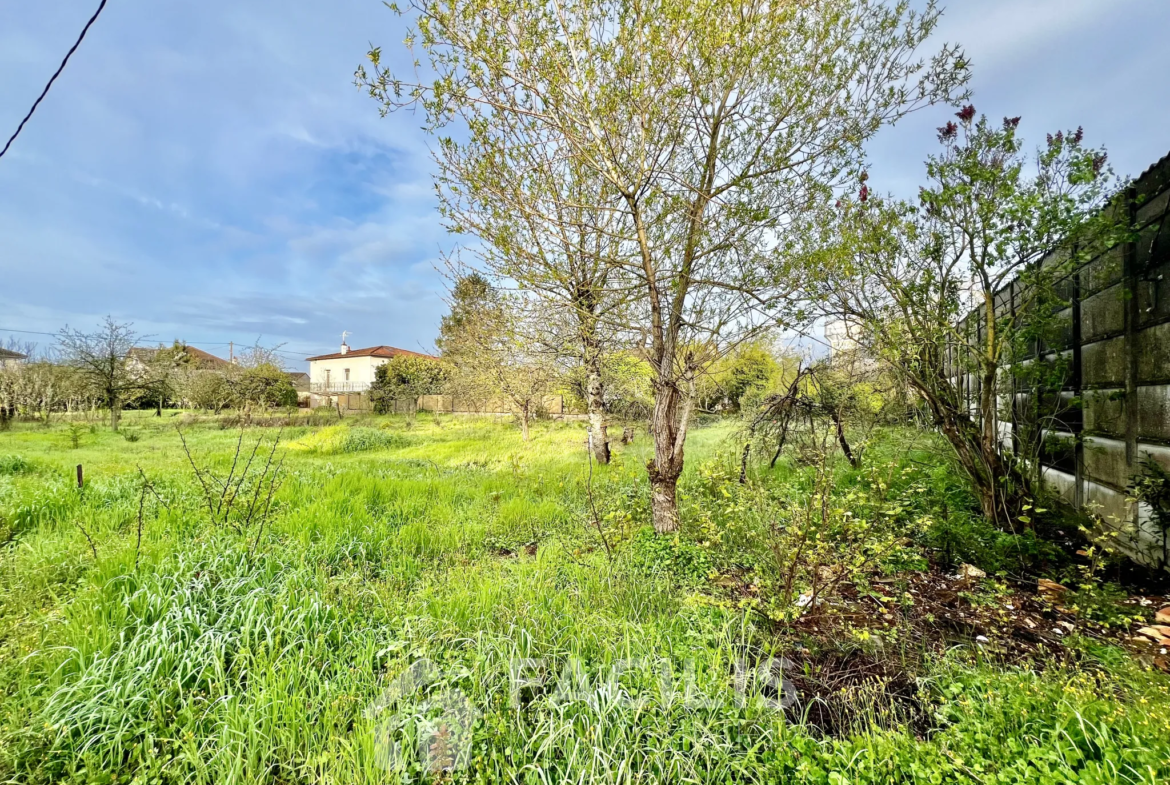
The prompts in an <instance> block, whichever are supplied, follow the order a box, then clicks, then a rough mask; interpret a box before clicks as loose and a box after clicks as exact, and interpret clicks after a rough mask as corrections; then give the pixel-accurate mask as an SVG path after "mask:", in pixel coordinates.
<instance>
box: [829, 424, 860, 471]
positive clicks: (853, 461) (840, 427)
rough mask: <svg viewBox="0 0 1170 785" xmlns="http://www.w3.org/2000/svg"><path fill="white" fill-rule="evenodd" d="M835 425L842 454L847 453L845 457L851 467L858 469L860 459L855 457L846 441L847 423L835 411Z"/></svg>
mask: <svg viewBox="0 0 1170 785" xmlns="http://www.w3.org/2000/svg"><path fill="white" fill-rule="evenodd" d="M833 424H834V425H835V426H836V427H837V443H838V444H840V445H841V452H843V453H845V457H846V458H847V459H849V465H850V466H852V467H853V468H854V469H856V468H857V464H858V459H857V458H856V457H855V456H854V455H853V450H851V449H849V442H848V441H847V440H846V439H845V423H843V422H841V415H840V414H838V413H837V412H836V411H835V410H834V411H833Z"/></svg>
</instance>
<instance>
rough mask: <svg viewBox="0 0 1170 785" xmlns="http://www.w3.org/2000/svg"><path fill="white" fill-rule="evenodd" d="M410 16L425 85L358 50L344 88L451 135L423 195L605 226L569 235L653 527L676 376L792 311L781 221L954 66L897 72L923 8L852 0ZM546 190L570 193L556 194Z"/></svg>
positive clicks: (461, 9)
mask: <svg viewBox="0 0 1170 785" xmlns="http://www.w3.org/2000/svg"><path fill="white" fill-rule="evenodd" d="M409 10H410V11H411V12H412V13H413V15H414V17H415V21H416V25H417V29H416V31H414V32H412V33H411V34H410V35H409V36H408V38H407V42H408V45H412V46H413V45H417V46H419V47H421V49H422V50H423V54H422V56H421V57H418V58H417V59H418V60H422V59H425V60H426V61H427V64H428V65H429V67H430V69H431V70H432V71H433V72H434V74H435V78H434V80H433V81H431V82H429V83H419V82H417V81H412V80H403V79H399V78H397V77H395V76H394V75H393V74H392V73H390V72H389V71H387V70H385V69H383V68H382V67H381V52H380V50H378V49H374V50H372V51H371V52H370V60H371V64H372V69H373V70H372V72H366V71H365V70H364V69H360V70H359V72H358V79H359V81H361V82H362V83H363V84H365V85H366V86H367V87H368V88H369V90H370V93H371V95H373V97H375V98H376V99H377V100H379V101H380V102H382V105H383V108H384V110H385V111H391V110H395V109H398V108H402V107H406V106H414V105H421V106H422V108H423V109H424V110H425V111H426V114H427V122H428V127H429V128H430V129H431V130H433V131H436V132H444V131H443V129H444V128H445V127H446V126H448V125H450V124H453V123H454V124H456V125H457V126H458V127H457V129H456V130H455V131H452V132H449V133H447V135H445V136H443V137H442V138H441V139H440V144H439V146H438V152H437V156H436V157H437V159H438V165H439V168H440V180H439V188H440V192H441V195H442V191H444V190H449V191H450V190H454V189H466V192H468V193H473V194H478V193H482V192H486V191H492V192H494V193H495V194H497V195H499V196H498V199H499V202H498V203H499V204H501V205H504V204H506V205H507V209H509V210H511V211H512V212H514V213H516V214H518V215H519V216H521V218H522V220H525V221H529V220H531V221H533V222H535V223H536V224H538V225H539V226H540V227H543V228H541V229H540V230H539V231H540V232H541V233H547V234H549V235H552V236H563V237H566V238H569V239H572V238H574V237H575V236H576V235H575V234H574V230H575V228H576V227H577V226H578V225H579V223H580V221H581V216H583V215H584V216H594V217H596V216H603V215H604V216H613V219H612V220H607V224H606V229H605V230H604V232H602V233H600V234H598V233H595V232H594V231H593V229H592V228H590V230H589V231H588V232H586V233H585V236H586V237H587V238H592V239H594V240H596V239H598V237H605V236H607V235H606V234H605V232H608V233H611V234H612V239H613V240H614V243H613V245H614V246H615V248H616V249H617V250H616V252H614V253H611V252H610V250H609V249H608V248H604V247H603V248H602V249H601V250H600V251H597V252H590V253H589V255H588V256H589V258H598V259H600V258H604V259H605V260H606V263H607V264H608V265H611V266H612V269H611V271H610V273H609V276H610V277H611V278H610V279H607V283H606V286H607V288H615V289H616V290H618V291H621V292H624V293H626V294H627V296H628V299H627V301H628V302H629V303H630V304H631V307H630V308H629V309H628V311H627V312H625V313H623V314H622V315H621V316H620V324H618V325H617V326H618V327H619V328H620V329H621V330H622V331H624V332H625V333H626V334H627V335H629V336H631V337H632V338H634V339H637V341H638V343H640V344H641V346H640V349H641V351H643V352H644V353H645V357H646V358H647V361H648V362H649V364H650V366H651V368H652V369H653V373H654V377H653V394H654V407H653V411H652V414H651V418H650V423H651V425H650V428H651V431H652V434H653V437H654V442H655V453H654V458H653V460H652V461H650V463H649V464H648V466H647V469H648V473H649V476H650V484H651V498H652V509H653V520H654V526H655V528H656V529H657V530H658V531H659V532H670V531H674V530H675V529H676V528H677V527H678V503H677V498H676V487H677V483H678V478H679V476H680V474H681V473H682V470H683V463H684V446H685V442H686V435H687V428H688V424H689V418H690V413H691V410H692V407H693V394H694V382H695V378H696V376H698V375H701V373H702V372H703V371H704V370H705V369H706V368H707V367H708V366H709V365H710V363H712V362H713V361H715V360H716V359H717V358H718V357H719V356H721V355H722V354H724V353H726V352H727V351H728V350H729V349H730V348H732V347H734V346H735V345H736V344H738V343H740V342H742V341H744V340H748V339H750V338H751V337H753V336H754V335H756V334H758V333H759V332H760V331H761V330H764V329H766V328H768V327H770V326H771V325H773V324H775V322H776V320H777V319H778V318H780V317H781V316H788V317H794V316H796V315H797V314H795V313H793V312H792V309H790V308H786V307H785V306H790V305H791V300H790V298H789V294H790V293H791V284H790V283H789V281H788V280H787V278H786V276H777V275H776V274H775V270H774V267H773V265H772V264H771V262H772V260H773V259H774V257H775V252H776V249H777V244H778V242H779V243H780V245H781V246H783V244H784V242H785V236H786V234H787V230H788V225H789V223H790V221H791V220H792V218H793V216H798V215H800V214H801V213H803V212H804V211H806V210H807V209H808V208H809V207H810V206H812V205H815V204H816V203H817V202H818V201H819V200H821V199H823V198H824V196H825V194H826V192H827V190H828V189H829V188H831V186H832V185H833V184H834V183H836V182H838V181H839V180H840V179H841V178H842V177H844V176H846V175H847V174H848V173H850V172H853V171H854V170H856V168H857V166H858V162H859V159H860V149H861V144H862V143H863V142H864V141H865V139H867V138H868V137H869V136H871V135H872V134H873V133H874V132H876V131H877V130H878V128H880V127H881V126H882V125H883V124H886V123H889V122H892V121H894V120H896V119H897V118H898V117H900V116H901V115H903V114H904V113H905V112H907V111H909V110H911V109H912V108H914V107H916V106H920V105H923V104H926V103H929V102H931V101H934V100H938V99H943V98H950V97H952V96H953V94H954V92H955V91H956V90H957V89H960V88H961V85H962V83H963V82H964V80H965V79H966V64H965V62H964V61H963V60H962V58H961V57H959V56H958V53H957V51H956V50H955V49H953V48H950V47H944V48H943V50H942V51H941V52H940V53H939V54H938V55H937V56H936V57H934V58H933V59H932V60H930V61H929V62H924V61H922V60H920V59H917V58H916V57H915V55H914V52H915V50H916V49H917V47H918V45H919V44H920V43H921V42H922V41H923V40H924V39H925V38H926V37H927V36H928V35H929V33H930V32H931V30H932V29H933V28H934V25H935V23H936V21H937V18H938V12H937V9H936V8H935V6H934V5H933V3H931V4H929V5H928V6H927V10H926V11H925V12H924V13H922V14H917V13H913V12H911V11H910V10H909V6H908V4H907V3H905V2H902V3H899V4H897V5H896V6H894V7H887V6H884V5H881V4H879V3H877V2H874V1H873V0H825V1H824V2H818V3H782V4H776V3H765V2H748V1H745V0H705V1H704V2H699V3H694V2H691V1H690V0H686V2H680V0H646V1H644V2H643V1H641V0H635V2H627V0H569V2H564V3H556V4H549V3H544V2H529V1H528V0H520V1H519V2H517V1H516V0H414V2H412V3H410V6H409ZM444 133H446V132H444ZM464 138H466V139H467V140H468V141H466V142H460V141H457V139H464ZM477 162H478V163H477ZM578 174H580V177H578V176H577V175H578ZM566 175H568V176H569V178H570V181H571V182H577V183H580V184H581V187H580V188H574V189H572V190H571V191H570V192H569V193H567V194H566V193H565V192H564V191H563V190H562V189H561V187H560V186H559V185H557V182H558V181H563V180H565V178H566ZM444 198H447V197H444ZM565 207H573V208H574V209H572V210H564V209H563V208H565ZM501 209H503V208H502V207H501ZM525 244H526V245H527V242H526V243H525ZM602 245H603V246H606V245H608V244H607V243H602ZM514 258H515V260H516V263H517V264H518V265H521V266H524V267H529V266H530V265H531V264H532V262H531V260H530V259H528V258H527V257H524V256H521V255H516V256H515V257H514ZM557 258H570V256H569V255H567V254H560V253H558V255H557ZM615 318H616V317H615Z"/></svg>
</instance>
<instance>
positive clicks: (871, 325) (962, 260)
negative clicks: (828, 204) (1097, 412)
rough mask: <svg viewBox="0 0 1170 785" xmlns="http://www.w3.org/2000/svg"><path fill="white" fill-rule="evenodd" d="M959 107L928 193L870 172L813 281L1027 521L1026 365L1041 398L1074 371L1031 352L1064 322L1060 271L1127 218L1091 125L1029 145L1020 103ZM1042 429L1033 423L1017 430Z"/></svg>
mask: <svg viewBox="0 0 1170 785" xmlns="http://www.w3.org/2000/svg"><path fill="white" fill-rule="evenodd" d="M957 118H958V122H957V123H956V122H955V121H950V122H948V123H947V124H946V125H944V126H943V127H942V128H940V129H939V141H940V143H941V144H942V152H941V153H939V154H938V155H935V156H932V157H930V158H929V160H928V162H927V167H926V170H927V178H928V183H929V184H928V185H927V186H926V187H924V188H923V189H922V190H921V195H920V199H919V201H918V203H917V204H913V203H906V202H897V201H893V200H880V199H877V198H874V197H871V196H870V194H869V191H868V186H867V185H865V184H862V188H861V191H860V193H859V194H858V196H857V197H856V198H846V199H843V200H841V202H839V203H838V207H837V208H833V209H830V210H829V212H832V213H834V214H835V217H834V218H831V219H826V220H825V221H824V222H823V224H822V226H823V229H824V232H825V245H826V247H828V248H829V249H830V250H829V252H828V254H827V255H826V256H825V257H823V258H822V259H821V260H820V263H822V264H823V265H824V268H825V270H826V275H824V276H823V277H821V278H818V279H813V280H811V281H810V283H811V284H812V285H811V286H810V287H809V291H808V292H807V296H808V298H809V300H810V302H813V303H816V304H818V306H819V308H820V309H821V312H822V313H823V314H824V315H825V316H831V317H843V318H845V319H846V320H847V321H848V322H849V323H850V324H851V325H852V326H853V327H854V332H855V333H856V335H857V336H858V338H859V342H860V344H861V346H862V348H864V349H865V350H867V351H868V352H869V353H870V354H871V355H872V356H876V357H880V358H881V359H883V360H885V361H886V362H888V363H889V364H890V366H891V367H892V368H894V369H895V370H896V371H897V373H898V374H899V375H901V376H902V377H903V379H904V380H905V382H906V383H907V385H908V386H909V387H910V388H912V389H913V390H914V391H915V392H917V393H918V395H920V396H921V397H922V400H923V401H924V402H925V405H926V406H927V408H928V409H929V410H930V413H931V415H932V416H933V418H934V421H935V423H936V425H937V427H938V428H939V430H940V431H941V432H942V433H943V435H944V436H945V437H946V438H947V440H948V441H949V442H950V444H951V446H952V447H953V448H954V451H955V455H956V456H957V459H958V461H959V463H960V464H961V465H962V467H963V469H964V471H965V473H966V474H967V476H968V478H969V480H970V482H971V486H972V488H973V489H974V491H975V492H976V494H977V495H978V497H979V499H980V501H981V504H982V508H983V512H984V514H985V515H986V516H987V518H988V519H989V520H990V521H992V522H994V523H996V524H998V525H999V526H1001V527H1004V528H1008V527H1012V526H1014V525H1015V522H1016V521H1020V520H1022V521H1023V522H1024V523H1025V524H1026V523H1027V522H1028V519H1027V516H1026V515H1023V514H1022V510H1023V508H1024V505H1026V504H1027V503H1028V500H1029V498H1030V497H1031V495H1032V492H1033V486H1034V484H1035V483H1034V480H1035V477H1034V474H1033V472H1034V471H1035V469H1034V468H1029V466H1038V465H1039V462H1038V461H1021V460H1020V458H1021V457H1022V456H1026V455H1027V454H1028V453H1029V452H1031V451H1032V450H1033V448H1030V447H1027V446H1024V447H1022V448H1020V449H1019V451H1018V452H1016V451H1013V450H1012V449H1011V448H1009V447H1007V446H1006V445H1005V444H1004V439H1003V436H1002V431H1001V428H1000V424H1001V423H1002V422H1005V420H1007V419H1008V418H1012V413H1013V412H1014V411H1016V410H1015V409H1014V408H1013V407H1015V406H1016V403H1015V400H1016V396H1015V394H1014V393H1015V391H1014V390H1013V389H1012V382H1013V376H1014V375H1017V376H1023V375H1026V376H1029V377H1030V379H1029V381H1028V386H1029V387H1030V388H1031V391H1030V395H1031V397H1032V399H1033V401H1034V403H1036V404H1037V405H1039V403H1040V401H1041V399H1042V398H1043V397H1044V394H1045V392H1047V390H1051V388H1052V387H1053V386H1055V387H1057V388H1059V386H1060V384H1061V383H1062V381H1063V369H1062V368H1061V367H1060V361H1059V353H1048V354H1045V353H1041V355H1040V356H1038V357H1031V356H1030V355H1031V354H1033V352H1032V350H1033V349H1034V347H1035V346H1036V345H1037V341H1041V343H1043V340H1044V339H1047V340H1049V341H1054V340H1055V336H1054V334H1053V333H1054V332H1058V331H1059V324H1057V323H1056V322H1055V320H1054V317H1053V314H1055V313H1056V311H1057V310H1058V306H1059V305H1060V298H1059V297H1058V296H1057V294H1058V292H1057V290H1056V288H1055V286H1054V282H1055V281H1056V280H1058V279H1059V278H1060V277H1061V276H1063V275H1064V274H1066V273H1067V272H1069V271H1070V270H1072V269H1073V268H1075V267H1076V266H1077V265H1079V264H1080V263H1081V262H1083V261H1084V260H1085V259H1087V258H1089V257H1090V256H1091V255H1092V254H1093V253H1095V252H1094V250H1093V249H1094V248H1095V247H1099V244H1100V243H1102V242H1108V241H1109V239H1108V238H1109V237H1110V235H1112V234H1114V232H1115V230H1114V228H1113V227H1111V225H1110V224H1109V218H1108V215H1107V214H1106V213H1099V212H1098V210H1099V208H1100V207H1101V206H1102V204H1103V200H1104V198H1105V196H1106V192H1107V188H1108V185H1109V183H1110V172H1109V170H1108V168H1107V167H1106V165H1105V161H1106V159H1105V154H1104V153H1103V152H1101V151H1099V150H1095V149H1092V148H1089V147H1087V146H1085V145H1084V144H1083V134H1082V132H1081V131H1080V130H1079V129H1078V130H1077V131H1076V132H1073V133H1069V134H1056V135H1053V136H1050V137H1049V138H1048V142H1047V144H1046V145H1045V146H1044V147H1043V148H1041V149H1040V150H1039V151H1038V152H1037V153H1036V154H1035V156H1030V155H1028V154H1027V153H1026V152H1025V151H1024V149H1023V143H1022V140H1021V139H1020V137H1019V135H1018V125H1019V118H1007V119H1005V120H1004V121H1003V123H1002V124H992V123H990V122H989V121H988V120H987V118H985V117H983V118H979V119H978V120H977V119H976V117H975V109H974V107H971V106H968V107H966V108H964V109H963V110H962V111H960V112H959V113H958V115H957ZM841 238H844V240H843V241H842V239H841ZM1016 276H1019V282H1018V283H1017V284H1016V285H1015V288H1014V291H1013V293H1011V294H1010V295H1009V294H1008V293H1007V290H1006V288H1005V287H1007V285H1008V284H1009V283H1010V282H1011V281H1012V279H1013V278H1015V277H1016ZM968 313H970V318H968V319H965V318H964V317H966V316H967V315H968ZM1041 377H1047V382H1046V383H1044V380H1043V379H1042V378H1041ZM1016 381H1018V379H1017V380H1016ZM1045 388H1047V390H1046V389H1045ZM968 397H970V398H973V406H972V405H970V404H969V403H968ZM1005 401H1006V408H1005V407H1004V406H1001V404H1003V402H1005ZM1013 419H1014V418H1013ZM1043 430H1044V424H1043V423H1040V424H1039V427H1036V426H1035V425H1034V426H1033V427H1032V428H1030V429H1027V428H1022V427H1021V428H1018V429H1017V431H1016V437H1017V440H1019V439H1023V438H1026V437H1027V436H1028V434H1029V433H1031V434H1033V435H1034V436H1038V434H1040V433H1041V432H1042V431H1043ZM1037 441H1038V439H1037ZM1035 449H1038V447H1036V448H1035Z"/></svg>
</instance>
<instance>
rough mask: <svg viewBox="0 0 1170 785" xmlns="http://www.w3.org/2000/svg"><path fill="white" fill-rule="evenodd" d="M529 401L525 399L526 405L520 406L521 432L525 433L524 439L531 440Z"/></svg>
mask: <svg viewBox="0 0 1170 785" xmlns="http://www.w3.org/2000/svg"><path fill="white" fill-rule="evenodd" d="M529 405H530V404H529V402H528V401H525V402H524V405H523V406H521V407H520V432H521V433H522V434H523V435H524V441H528V440H529V433H528V408H529Z"/></svg>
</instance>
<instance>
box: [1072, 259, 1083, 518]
mask: <svg viewBox="0 0 1170 785" xmlns="http://www.w3.org/2000/svg"><path fill="white" fill-rule="evenodd" d="M1076 253H1077V248H1076V246H1073V254H1074V258H1075V255H1076ZM1083 269H1084V265H1081V266H1080V267H1078V268H1077V269H1076V270H1075V271H1073V272H1072V273H1070V275H1069V277H1070V278H1071V281H1072V293H1071V294H1072V303H1071V307H1072V372H1071V375H1072V378H1071V379H1070V380H1069V381H1070V382H1071V383H1072V389H1073V396H1074V398H1075V399H1076V400H1077V401H1078V402H1079V405H1080V407H1081V413H1080V417H1075V418H1074V419H1073V427H1074V428H1075V430H1074V431H1073V503H1074V504H1075V505H1076V507H1078V508H1080V507H1083V506H1084V504H1085V488H1084V485H1085V437H1084V432H1085V391H1084V388H1083V387H1082V386H1081V344H1082V342H1083V339H1082V337H1081V271H1082V270H1083Z"/></svg>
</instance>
